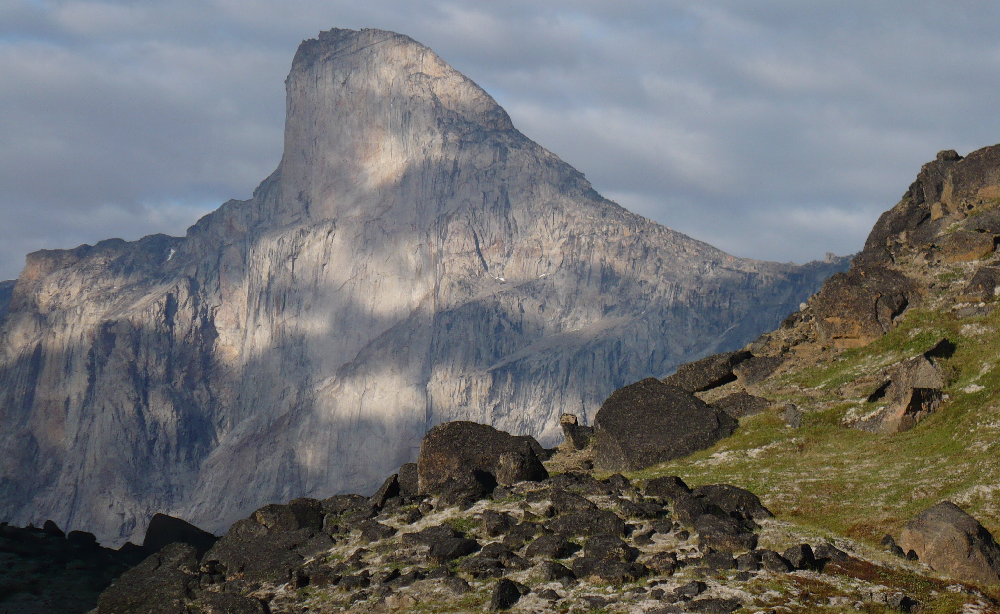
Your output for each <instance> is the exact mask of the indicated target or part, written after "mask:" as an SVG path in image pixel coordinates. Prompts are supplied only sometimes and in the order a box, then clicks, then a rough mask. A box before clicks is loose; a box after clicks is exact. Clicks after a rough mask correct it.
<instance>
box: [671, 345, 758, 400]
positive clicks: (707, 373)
mask: <svg viewBox="0 0 1000 614" xmlns="http://www.w3.org/2000/svg"><path fill="white" fill-rule="evenodd" d="M751 356H752V355H751V354H750V352H747V351H745V350H740V351H737V352H723V353H722V354H714V355H712V356H708V357H706V358H702V359H701V360H696V361H694V362H689V363H685V364H683V365H681V366H679V367H677V372H676V373H674V374H673V375H671V376H669V377H667V378H665V379H664V380H663V383H665V384H669V385H670V386H675V387H677V388H680V389H681V390H684V391H687V392H701V391H703V390H709V389H711V388H716V387H718V386H722V385H723V384H728V383H729V382H734V381H736V375H735V374H734V373H733V369H735V368H736V366H737V365H739V364H740V363H742V362H743V361H746V360H749V359H750V358H751Z"/></svg>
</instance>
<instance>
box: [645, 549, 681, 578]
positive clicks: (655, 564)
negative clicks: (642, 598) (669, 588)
mask: <svg viewBox="0 0 1000 614" xmlns="http://www.w3.org/2000/svg"><path fill="white" fill-rule="evenodd" d="M642 563H643V565H645V566H646V567H648V568H649V569H652V570H653V571H655V572H656V573H657V574H659V575H662V576H670V575H673V573H674V571H675V570H676V569H677V554H676V553H674V552H657V553H656V554H653V555H652V556H650V557H649V558H647V559H645V560H643V561H642Z"/></svg>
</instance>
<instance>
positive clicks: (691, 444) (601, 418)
mask: <svg viewBox="0 0 1000 614" xmlns="http://www.w3.org/2000/svg"><path fill="white" fill-rule="evenodd" d="M737 426H739V421H738V420H736V418H733V417H732V416H730V415H729V414H727V413H726V412H724V411H722V410H721V409H717V408H714V407H711V406H709V405H706V404H705V402H704V401H702V400H701V399H699V398H698V397H696V396H694V395H693V394H691V393H689V392H685V391H684V390H681V389H680V388H676V387H674V386H669V385H667V384H664V383H663V382H661V381H659V380H657V379H656V378H652V377H650V378H647V379H644V380H642V381H640V382H636V383H634V384H631V385H629V386H625V387H624V388H620V389H618V390H616V391H615V392H614V394H612V395H611V396H610V397H608V399H607V400H606V401H605V402H604V404H603V405H602V406H601V409H600V411H598V412H597V417H596V418H595V419H594V450H595V453H596V454H595V458H594V467H595V468H598V469H600V470H603V471H636V470H638V469H642V468H644V467H649V466H651V465H655V464H657V463H662V462H664V461H668V460H673V459H675V458H681V457H684V456H687V455H688V454H692V453H694V452H697V451H698V450H703V449H705V448H707V447H709V446H711V445H712V444H714V443H715V442H717V441H718V440H720V439H722V438H724V437H728V436H729V435H732V434H733V431H735V430H736V427H737Z"/></svg>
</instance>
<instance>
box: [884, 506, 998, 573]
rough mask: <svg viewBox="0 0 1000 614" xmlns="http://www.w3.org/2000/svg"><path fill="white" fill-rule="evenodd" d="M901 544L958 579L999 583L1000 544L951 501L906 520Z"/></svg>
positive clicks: (930, 564)
mask: <svg viewBox="0 0 1000 614" xmlns="http://www.w3.org/2000/svg"><path fill="white" fill-rule="evenodd" d="M899 546H900V548H902V550H903V551H909V550H913V551H914V552H915V553H916V555H917V557H918V558H919V560H920V561H922V562H924V563H926V564H927V565H929V566H930V568H931V569H933V570H935V571H938V572H940V573H943V574H945V575H947V576H950V577H952V578H954V579H956V580H959V581H962V582H973V583H976V584H986V585H991V584H994V585H995V584H1000V546H998V545H997V543H996V542H995V541H994V540H993V536H992V535H991V534H990V532H989V531H987V530H986V529H985V528H984V527H983V526H982V525H981V524H979V521H977V520H976V519H975V518H973V517H972V516H970V515H968V514H967V513H965V511H963V510H962V508H960V507H958V506H957V505H955V504H954V503H952V502H951V501H942V502H941V503H938V504H937V505H935V506H934V507H931V508H929V509H926V510H924V511H923V512H921V513H920V514H918V515H917V516H916V517H915V518H913V520H911V521H909V522H908V523H906V527H905V528H904V529H903V533H902V535H901V536H900V539H899Z"/></svg>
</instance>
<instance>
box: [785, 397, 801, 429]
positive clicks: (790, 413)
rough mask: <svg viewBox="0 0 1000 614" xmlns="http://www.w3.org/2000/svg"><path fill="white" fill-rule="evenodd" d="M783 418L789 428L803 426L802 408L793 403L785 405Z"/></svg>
mask: <svg viewBox="0 0 1000 614" xmlns="http://www.w3.org/2000/svg"><path fill="white" fill-rule="evenodd" d="M781 418H782V420H784V421H785V426H787V427H788V428H793V429H797V428H799V427H801V426H802V410H800V409H799V408H798V407H796V406H795V405H793V404H792V403H787V404H786V405H785V409H784V411H782V413H781Z"/></svg>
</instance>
